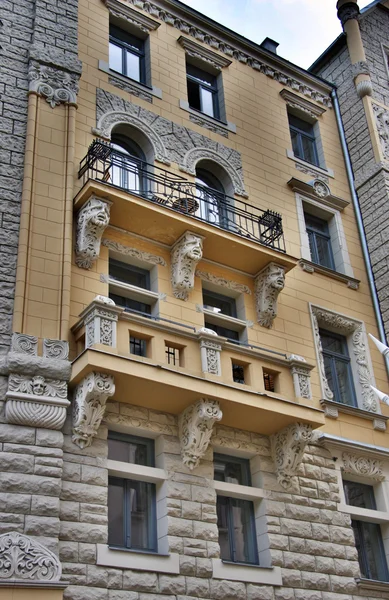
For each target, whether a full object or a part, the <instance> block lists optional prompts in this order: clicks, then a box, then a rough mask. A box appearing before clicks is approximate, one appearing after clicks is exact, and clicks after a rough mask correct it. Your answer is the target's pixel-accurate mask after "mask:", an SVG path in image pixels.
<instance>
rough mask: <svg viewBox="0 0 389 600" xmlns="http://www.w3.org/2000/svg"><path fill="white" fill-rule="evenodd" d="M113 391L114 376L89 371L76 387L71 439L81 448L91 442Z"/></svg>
mask: <svg viewBox="0 0 389 600" xmlns="http://www.w3.org/2000/svg"><path fill="white" fill-rule="evenodd" d="M114 393H115V383H114V378H113V376H112V375H107V374H106V373H95V372H93V373H89V375H87V376H86V377H85V378H84V379H83V380H82V381H81V383H79V385H78V386H77V387H76V389H75V391H74V399H73V429H72V432H73V436H72V441H73V442H74V443H75V444H77V446H79V447H80V448H81V449H84V448H87V447H88V446H90V445H91V444H92V442H93V438H94V437H95V436H96V435H97V431H98V429H99V427H100V423H101V420H102V418H103V416H104V412H105V405H106V402H107V400H108V398H110V397H111V396H113V395H114Z"/></svg>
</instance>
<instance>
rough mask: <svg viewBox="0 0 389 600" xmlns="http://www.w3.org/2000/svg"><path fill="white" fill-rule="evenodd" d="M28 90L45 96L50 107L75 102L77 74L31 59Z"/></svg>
mask: <svg viewBox="0 0 389 600" xmlns="http://www.w3.org/2000/svg"><path fill="white" fill-rule="evenodd" d="M28 80H29V91H30V92H35V93H36V94H38V95H40V96H43V97H44V98H46V101H47V102H48V103H49V104H50V106H51V108H55V107H56V106H58V105H59V104H61V103H67V104H76V102H77V93H78V80H79V75H78V74H76V73H68V72H67V71H63V70H62V69H58V68H55V67H50V66H48V65H42V64H40V63H38V62H36V61H31V62H30V66H29V69H28Z"/></svg>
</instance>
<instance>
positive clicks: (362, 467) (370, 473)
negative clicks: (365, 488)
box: [342, 452, 385, 481]
mask: <svg viewBox="0 0 389 600" xmlns="http://www.w3.org/2000/svg"><path fill="white" fill-rule="evenodd" d="M342 458H343V465H342V471H343V473H351V474H352V475H358V476H360V477H369V478H370V479H374V480H376V481H383V480H384V479H385V476H384V474H383V465H382V461H380V460H378V459H375V458H368V457H366V456H356V455H355V454H349V453H348V452H344V453H343V456H342Z"/></svg>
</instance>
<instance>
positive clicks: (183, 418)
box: [178, 398, 223, 470]
mask: <svg viewBox="0 0 389 600" xmlns="http://www.w3.org/2000/svg"><path fill="white" fill-rule="evenodd" d="M222 416H223V413H222V411H221V410H220V405H219V402H218V401H217V400H208V399H207V398H201V400H197V402H195V403H194V404H192V405H191V406H188V408H186V409H185V410H184V412H182V413H181V414H180V416H179V417H178V435H179V438H180V444H181V455H182V460H183V463H184V465H186V466H187V467H188V468H189V469H190V470H193V469H195V468H196V467H197V466H198V464H199V462H200V460H201V458H202V457H203V456H204V454H205V453H206V451H207V449H208V446H209V442H210V441H211V437H212V432H213V425H214V423H215V422H216V421H220V420H221V418H222Z"/></svg>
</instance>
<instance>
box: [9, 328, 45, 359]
mask: <svg viewBox="0 0 389 600" xmlns="http://www.w3.org/2000/svg"><path fill="white" fill-rule="evenodd" d="M11 352H20V354H29V355H30V356H37V355H38V338H37V337H35V336H34V335H27V334H26V333H14V334H13V336H12V340H11Z"/></svg>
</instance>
